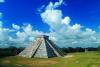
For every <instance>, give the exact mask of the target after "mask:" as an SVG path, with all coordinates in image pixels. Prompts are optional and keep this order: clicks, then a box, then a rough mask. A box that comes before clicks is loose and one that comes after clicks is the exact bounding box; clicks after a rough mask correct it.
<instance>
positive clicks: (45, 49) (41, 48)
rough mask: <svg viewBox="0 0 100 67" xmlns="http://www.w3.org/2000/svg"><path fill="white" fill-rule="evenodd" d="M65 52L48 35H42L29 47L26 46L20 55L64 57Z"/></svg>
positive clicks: (29, 56)
mask: <svg viewBox="0 0 100 67" xmlns="http://www.w3.org/2000/svg"><path fill="white" fill-rule="evenodd" d="M63 55H64V54H63V52H62V51H61V50H60V49H59V48H58V47H57V46H56V45H55V44H54V43H53V42H52V41H51V40H49V37H48V36H46V35H41V36H38V37H37V38H36V40H35V41H34V42H33V43H32V44H31V45H30V46H29V47H27V48H25V49H24V50H23V51H22V52H21V53H19V55H18V56H22V57H27V58H32V57H37V58H51V57H62V56H63Z"/></svg>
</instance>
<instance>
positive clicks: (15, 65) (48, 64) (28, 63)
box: [0, 52, 100, 67]
mask: <svg viewBox="0 0 100 67" xmlns="http://www.w3.org/2000/svg"><path fill="white" fill-rule="evenodd" d="M67 56H72V57H67ZM67 56H66V57H62V58H49V59H39V58H31V59H29V58H22V57H6V58H0V65H4V67H100V53H99V52H87V53H71V54H68V55H67Z"/></svg>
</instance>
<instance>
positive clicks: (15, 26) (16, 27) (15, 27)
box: [12, 24, 20, 30]
mask: <svg viewBox="0 0 100 67" xmlns="http://www.w3.org/2000/svg"><path fill="white" fill-rule="evenodd" d="M12 27H13V28H14V29H16V30H19V29H20V26H18V25H16V24H12Z"/></svg>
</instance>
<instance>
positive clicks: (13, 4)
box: [0, 0, 100, 47]
mask: <svg viewBox="0 0 100 67" xmlns="http://www.w3.org/2000/svg"><path fill="white" fill-rule="evenodd" d="M0 13H1V18H0V20H1V24H0V25H1V32H2V33H1V34H0V35H1V36H3V37H1V41H2V40H7V41H8V42H7V43H6V44H5V46H3V47H6V46H9V45H8V43H12V42H13V43H16V42H17V41H18V40H20V41H21V43H22V44H23V42H25V41H26V40H27V43H26V44H28V43H29V42H30V40H31V41H32V40H34V37H35V36H37V35H41V34H46V35H48V36H50V37H51V39H52V40H54V41H55V43H56V44H57V45H60V44H62V45H60V46H62V47H65V46H72V47H75V46H79V47H89V46H93V47H94V46H98V44H100V38H99V37H98V36H99V32H100V31H99V30H100V0H0ZM8 31H9V32H8ZM7 32H8V33H7ZM29 33H31V34H29ZM21 35H22V36H21ZM59 35H61V36H59ZM4 36H6V37H8V38H6V37H4ZM69 36H70V37H69ZM88 38H89V39H88ZM59 40H60V41H59ZM15 41H16V42H15ZM78 41H79V42H78ZM2 42H3V41H2ZM18 42H19V41H18ZM83 42H86V43H87V44H85V43H83ZM66 43H67V44H66ZM26 44H24V45H26ZM77 44H78V45H77ZM84 44H85V45H84ZM1 46H2V44H1ZM14 46H21V45H18V44H16V45H14Z"/></svg>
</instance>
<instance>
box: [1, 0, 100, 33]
mask: <svg viewBox="0 0 100 67" xmlns="http://www.w3.org/2000/svg"><path fill="white" fill-rule="evenodd" d="M50 1H52V2H55V1H57V0H5V3H3V4H1V5H0V11H2V12H3V14H4V15H3V21H4V22H5V23H7V24H5V26H10V25H11V24H12V23H15V24H18V25H20V24H23V23H31V24H32V25H33V26H34V28H36V29H38V30H42V31H45V32H46V31H47V30H46V29H43V28H42V27H45V28H48V26H47V25H46V24H43V23H42V21H41V17H40V16H39V13H38V9H39V8H40V7H41V6H42V5H47V4H48V3H49V2H50ZM64 3H65V4H66V5H62V6H61V7H60V9H61V10H62V11H63V14H64V15H65V16H69V17H70V18H71V19H72V20H71V22H72V24H74V23H79V24H81V25H83V26H86V27H89V28H92V29H96V28H97V27H98V26H99V25H100V0H64Z"/></svg>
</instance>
